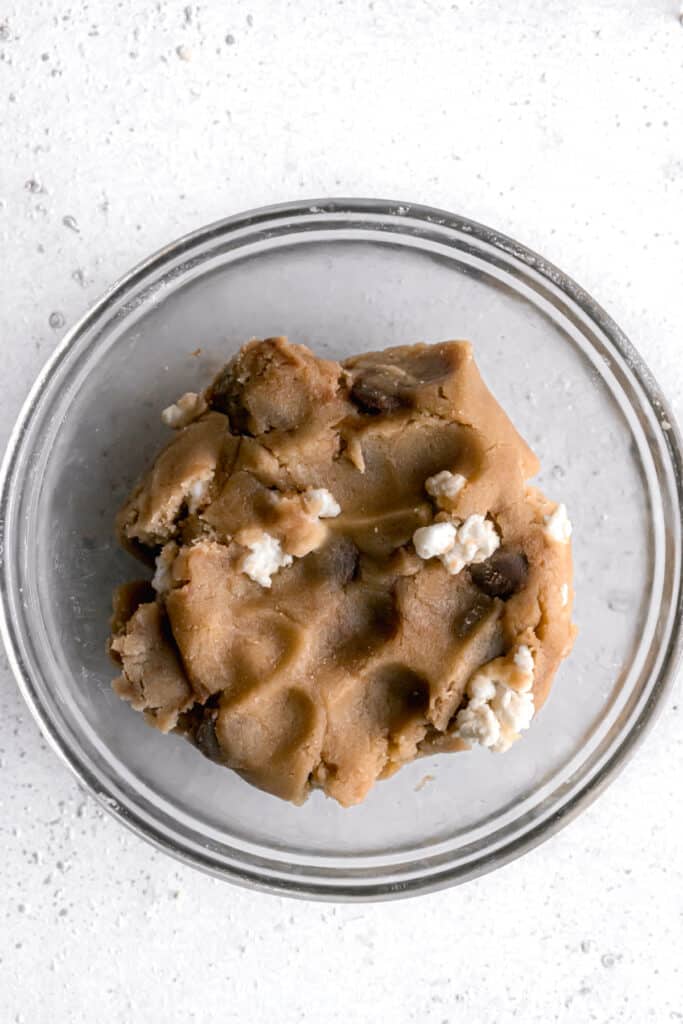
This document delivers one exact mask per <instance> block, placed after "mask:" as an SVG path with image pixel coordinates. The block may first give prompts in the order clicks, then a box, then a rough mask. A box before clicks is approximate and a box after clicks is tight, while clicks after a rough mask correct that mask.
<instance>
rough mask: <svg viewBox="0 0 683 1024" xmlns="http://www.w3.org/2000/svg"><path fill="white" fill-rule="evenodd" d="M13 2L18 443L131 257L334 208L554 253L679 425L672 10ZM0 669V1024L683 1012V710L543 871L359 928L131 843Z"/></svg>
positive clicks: (342, 914)
mask: <svg viewBox="0 0 683 1024" xmlns="http://www.w3.org/2000/svg"><path fill="white" fill-rule="evenodd" d="M3 6H4V11H3V9H2V8H0V23H1V26H2V27H1V28H0V117H1V128H0V144H1V148H0V152H1V154H2V156H1V157H0V225H1V228H0V230H1V232H2V246H1V253H2V260H1V267H2V269H1V270H0V346H1V355H2V359H1V362H0V372H1V374H2V378H1V381H2V401H1V402H0V442H4V439H5V438H6V437H7V434H8V432H9V429H10V426H11V423H12V421H13V419H14V417H15V415H16V413H17V412H18V410H19V407H20V404H21V402H22V400H23V398H24V395H25V393H26V391H27V389H28V387H29V385H30V383H31V381H32V379H33V377H34V376H35V374H36V372H37V371H38V369H39V367H40V366H41V364H42V363H43V361H44V359H45V358H46V357H47V356H48V354H49V353H50V351H51V350H52V349H53V347H54V345H55V344H56V343H57V341H58V339H59V337H60V335H61V334H62V333H63V330H64V327H65V326H68V325H69V324H70V323H72V322H73V321H74V319H75V318H76V317H78V316H79V315H80V314H81V313H82V312H83V311H84V310H85V308H86V307H87V305H88V304H89V303H90V302H91V300H93V299H94V298H95V297H96V296H97V295H98V294H99V293H100V292H101V291H102V290H103V289H104V288H105V286H106V285H107V284H108V283H109V282H111V281H112V279H114V278H115V277H117V276H118V275H119V274H121V273H122V272H123V271H125V270H126V269H127V268H128V267H129V266H130V265H132V264H133V263H135V262H136V261H138V260H139V259H141V258H142V257H143V256H145V255H146V254H147V253H149V252H151V251H152V250H154V249H156V248H157V247H158V246H160V245H162V244H163V243H164V242H166V241H168V240H170V239H172V238H173V237H175V236H176V235H178V234H180V233H182V232H184V231H187V230H189V229H191V228H194V227H197V226H199V225H200V224H202V223H203V222H205V221H208V220H211V219H214V218H217V217H220V216H222V215H224V214H228V213H233V212H237V211H239V210H241V209H243V208H246V207H251V206H255V205H260V204H263V203H269V202H275V201H279V200H284V199H288V198H294V197H303V196H306V197H313V196H323V195H330V194H344V195H370V196H373V195H379V196H385V197H391V198H397V199H408V200H416V201H422V202H427V203H431V204H434V205H438V206H444V207H447V208H451V209H453V210H456V211H458V212H460V213H464V214H466V215H468V216H470V217H473V218H475V219H478V220H482V221H484V222H485V223H489V224H491V225H493V226H496V227H498V228H500V229H502V230H503V231H506V232H508V233H510V234H511V235H513V236H515V237H517V238H519V240H520V241H523V242H526V243H527V244H529V245H530V246H532V247H533V248H535V249H537V250H539V251H541V252H542V253H544V254H545V255H546V256H548V257H549V258H550V259H552V260H554V261H555V262H556V263H558V264H559V265H560V266H562V267H563V268H564V269H566V270H567V271H568V272H570V273H571V274H572V275H573V276H574V277H576V278H577V279H578V280H579V281H580V282H581V283H582V284H583V285H584V286H586V287H587V288H588V289H589V291H591V292H593V294H594V295H595V296H596V297H597V298H598V299H599V300H601V301H602V303H603V304H604V305H605V306H606V307H607V309H608V310H609V311H610V312H611V313H612V314H613V315H614V316H615V318H616V319H617V321H618V322H619V323H620V324H621V325H622V326H623V327H624V329H625V330H626V332H627V333H628V334H629V335H630V336H631V338H632V340H633V341H634V343H635V344H636V346H637V347H638V348H639V349H640V350H641V352H642V353H643V354H644V356H645V357H646V359H647V361H648V362H649V364H650V366H651V368H652V369H653V371H654V372H655V374H656V376H657V377H658V378H659V379H660V381H661V382H662V383H663V384H664V386H665V390H666V391H667V393H668V396H669V398H670V400H671V402H672V404H673V406H674V410H675V411H676V412H677V413H678V415H679V416H680V415H681V413H682V412H683V343H682V340H681V338H682V328H683V305H682V303H681V295H682V287H681V281H682V277H683V265H682V256H683V254H682V252H681V245H680V236H681V234H682V233H683V26H682V25H681V24H680V23H679V20H678V3H677V0H589V2H583V0H567V2H564V3H563V2H559V0H498V2H494V0H479V2H477V0H459V2H457V3H445V2H441V0H403V2H401V0H375V2H366V0H364V2H356V0H315V2H313V0H311V2H308V0H298V2H296V0H294V2H292V3H285V2H283V0H244V2H242V0H235V2H229V3H228V2H218V0H205V2H203V3H201V4H195V3H193V4H190V5H185V4H183V3H182V2H176V0H164V2H160V3H153V2H144V0H119V2H115V0H90V2H86V0H72V2H71V3H69V2H68V0H66V2H57V0H31V2H29V0H15V2H9V3H5V4H4V5H3ZM65 218H66V220H65ZM0 657H2V656H1V655H0ZM0 671H1V672H2V687H1V689H0V802H1V807H0V828H1V832H2V840H1V841H2V860H3V872H2V884H1V885H0V957H1V961H0V1022H2V1024H5V1022H7V1024H13V1022H22V1021H23V1022H26V1024H42V1022H44V1021H45V1022H48V1021H49V1022H55V1024H62V1022H69V1024H70V1022H88V1024H90V1022H93V1021H97V1022H98V1024H107V1022H110V1021H111V1022H121V1024H137V1022H148V1021H150V1022H155V1024H156V1022H164V1024H175V1022H178V1024H180V1022H185V1021H201V1022H202V1024H214V1022H216V1024H218V1022H220V1024H223V1022H228V1021H238V1020H240V1021H243V1020H245V1021H255V1022H260V1021H270V1020H273V1021H277V1022H278V1024H293V1022H298V1021H304V1022H316V1024H317V1022H321V1021H325V1022H328V1024H335V1022H348V1024H355V1022H365V1021H368V1020H375V1019H378V1020H396V1021H399V1022H403V1021H419V1022H421V1024H422V1022H426V1024H444V1022H449V1024H450V1022H453V1021H460V1020H462V1021H466V1022H467V1024H507V1022H511V1021H521V1022H524V1024H527V1022H528V1024H536V1022H538V1024H549V1022H552V1021H562V1022H572V1024H574V1022H579V1024H583V1022H584V1021H599V1022H600V1024H608V1022H612V1021H628V1022H634V1024H645V1022H647V1021H655V1022H657V1024H660V1022H668V1021H675V1020H683V966H682V964H681V949H682V948H683V827H682V811H681V808H682V806H683V729H682V713H681V710H680V709H679V707H678V706H677V700H680V688H679V690H678V692H677V693H676V695H675V696H674V700H673V703H672V704H671V705H670V706H669V708H668V709H667V710H666V712H665V714H664V716H663V718H662V720H661V722H660V724H659V725H658V727H657V729H656V731H655V733H654V734H653V735H652V736H651V737H650V739H649V740H648V742H647V744H646V745H645V746H644V748H643V749H642V750H641V751H640V752H639V754H638V756H637V757H636V759H635V761H634V762H633V763H632V764H631V765H630V766H629V767H628V768H627V769H626V771H625V772H624V773H623V775H622V776H621V777H620V778H619V779H618V781H617V782H616V783H615V784H614V785H613V786H612V787H611V789H610V790H609V791H608V792H607V794H606V795H604V796H603V797H602V798H601V799H600V800H599V801H598V803H597V805H595V806H594V807H593V808H592V809H591V810H590V811H588V812H587V813H586V814H584V815H583V816H582V817H581V818H580V819H579V820H578V821H577V822H575V823H574V824H573V825H571V826H570V827H569V828H568V829H567V830H566V831H564V832H562V833H561V834H560V835H559V836H557V837H556V838H554V839H552V840H551V841H549V842H548V843H546V844H545V845H544V846H542V847H541V848H540V849H538V850H536V851H535V852H533V853H531V854H529V855H528V856H526V857H525V858H524V859H523V860H521V861H518V862H516V863H514V864H512V865H510V866H508V867H506V868H505V869H503V870H501V871H499V872H498V873H497V874H495V875H493V876H489V877H486V878H483V879H481V880H480V881H478V882H474V883H470V884H469V885H467V886H465V887H463V888H460V889H458V890H454V891H451V892H446V893H442V894H439V895H435V896H429V897H424V898H420V899H417V900H412V901H408V902H403V903H398V904H382V905H372V906H361V907H348V906H325V905H313V904H304V903H295V902H291V901H285V900H281V899H275V898H272V897H267V896H262V895H255V894H252V893H247V892H243V891H240V890H238V889H234V888H232V887H229V886H226V885H224V884H221V883H219V882H216V881H212V880H210V879H207V878H204V877H202V876H200V875H198V874H195V873H194V872H192V871H190V870H189V869H185V868H182V867H179V866H178V865H177V864H175V863H174V862H173V861H172V860H170V859H168V858H167V857H165V856H163V855H161V854H157V853H155V852H154V851H153V850H152V849H151V848H149V847H148V846H147V845H145V844H143V843H142V842H141V841H140V840H138V839H136V838H134V837H133V836H131V835H128V834H127V833H126V832H125V831H124V830H123V829H122V828H121V827H120V826H119V825H117V824H115V822H114V821H113V820H110V819H109V818H108V817H107V816H105V815H104V814H103V812H102V811H100V810H99V809H98V807H97V806H96V805H95V804H94V802H93V801H92V800H90V799H89V798H88V797H87V796H86V795H85V794H84V793H82V792H81V791H80V790H79V788H78V786H77V784H76V782H75V781H74V780H73V779H72V778H71V777H70V775H69V774H67V771H66V769H65V768H63V767H62V766H61V764H60V763H59V762H58V761H57V759H56V757H55V756H54V755H53V754H52V753H51V752H50V751H48V750H47V749H46V747H45V745H44V743H43V742H42V741H41V739H40V737H39V734H38V731H37V729H36V727H35V726H34V725H33V723H32V721H31V720H30V719H29V716H28V714H27V712H26V710H25V708H24V707H23V706H22V703H21V701H20V699H19V697H18V695H17V693H16V691H15V688H14V684H13V681H12V679H11V678H10V674H9V672H8V670H7V665H6V660H5V659H4V657H2V665H1V667H0Z"/></svg>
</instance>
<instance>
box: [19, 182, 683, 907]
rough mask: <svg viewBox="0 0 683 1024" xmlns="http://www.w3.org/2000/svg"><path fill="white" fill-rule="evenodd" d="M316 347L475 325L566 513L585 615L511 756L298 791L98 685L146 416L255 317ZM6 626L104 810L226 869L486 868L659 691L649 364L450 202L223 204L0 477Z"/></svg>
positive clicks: (621, 753)
mask: <svg viewBox="0 0 683 1024" xmlns="http://www.w3.org/2000/svg"><path fill="white" fill-rule="evenodd" d="M274 334H287V335H289V337H290V338H291V339H292V340H295V341H299V342H304V343H306V344H307V345H310V346H311V347H313V348H314V349H315V351H316V352H318V353H320V354H321V355H323V356H330V357H343V356H346V355H349V354H350V353H353V352H358V351H361V350H364V349H375V348H381V347H384V346H386V345H389V344H394V345H395V344H402V343H409V342H414V341H418V340H429V341H436V340H443V339H447V338H453V337H456V338H463V337H464V338H469V339H471V340H472V341H473V343H474V346H475V355H476V358H477V360H478V363H479V365H480V367H481V369H482V371H483V374H484V376H485V378H486V380H487V381H488V383H489V385H490V386H491V388H492V389H493V391H494V393H495V394H496V395H497V397H498V398H499V400H500V401H501V402H502V404H503V406H504V408H505V409H506V410H508V412H509V413H510V415H511V417H512V419H513V420H514V422H515V424H516V425H517V427H518V428H519V429H520V430H521V432H522V434H523V435H524V436H525V437H526V438H527V439H528V441H529V442H530V443H531V444H532V446H533V447H534V448H535V450H536V451H537V453H538V455H539V456H540V458H541V462H542V465H543V472H542V474H541V476H540V478H539V483H540V485H541V486H542V487H543V488H544V490H546V491H547V493H548V494H549V496H550V497H552V498H554V499H557V500H562V501H565V502H566V503H567V505H568V507H569V510H570V514H571V517H572V519H573V522H574V538H573V540H574V555H575V573H576V605H575V617H576V621H577V623H578V626H579V635H578V639H577V643H576V647H575V650H574V652H573V654H572V655H571V657H570V658H569V660H568V661H567V662H565V664H564V665H563V666H562V668H561V670H560V672H559V675H558V677H557V679H556V682H555V686H554V689H553V692H552V694H551V697H550V699H549V701H548V702H547V704H546V706H545V707H544V708H543V710H542V711H541V712H540V714H539V715H538V718H537V720H535V721H534V724H533V726H532V728H531V729H530V731H529V732H528V733H526V734H525V736H524V737H523V739H522V741H521V742H519V743H518V744H516V745H515V746H514V747H513V748H512V750H510V752H509V753H507V754H505V755H494V754H491V753H489V752H488V751H486V750H483V749H479V750H475V751H472V752H471V753H466V754H455V755H446V756H442V757H440V758H429V759H425V760H422V761H420V762H418V763H416V764H414V765H411V766H409V767H407V768H404V769H402V770H401V771H400V772H399V773H398V774H397V775H396V776H395V777H394V778H392V779H390V780H388V781H386V782H382V783H379V784H378V785H377V786H376V788H375V790H374V791H373V792H372V793H371V794H370V796H369V797H368V799H367V800H366V801H365V803H364V804H362V805H361V806H359V807H355V808H352V809H350V810H343V809H342V808H340V807H339V806H337V804H335V803H334V802H332V801H331V800H326V799H325V798H324V797H323V796H322V794H320V793H314V794H313V796H312V797H311V799H310V800H309V801H308V803H307V804H306V805H305V806H304V807H293V806H290V805H288V804H285V803H282V802H280V801H278V800H276V799H275V798H273V797H271V796H268V795H267V794H265V793H261V792H259V791H258V790H256V789H253V788H251V787H250V786H248V785H247V784H246V783H245V782H243V781H242V780H241V779H240V778H239V777H238V776H237V775H235V774H233V773H231V772H229V771H226V770H225V769H223V768H219V767H217V766H215V765H213V764H212V763H211V762H209V761H207V760H205V759H204V758H203V757H201V756H200V755H199V754H198V753H197V751H196V750H194V749H193V748H192V747H191V746H190V745H189V744H188V743H187V742H185V741H184V740H183V739H181V738H179V737H175V736H162V735H161V734H159V733H158V732H156V731H154V730H153V729H150V728H149V727H147V726H146V725H145V723H144V721H143V719H142V717H141V716H140V715H138V714H136V713H134V712H133V711H131V709H130V708H129V706H128V705H126V704H124V703H123V702H122V701H121V700H119V698H118V697H116V696H115V695H114V693H113V692H112V690H111V680H112V677H113V676H114V674H115V670H114V666H112V665H111V664H110V662H109V660H108V658H107V655H106V654H105V640H106V637H107V631H108V619H109V614H110V602H111V592H112V589H113V588H114V586H115V585H116V584H117V583H119V582H121V581H123V580H126V579H129V578H133V577H134V576H136V575H140V566H139V565H138V564H137V563H133V560H132V559H130V557H129V556H128V555H126V554H125V553H124V552H123V551H121V550H120V549H119V547H118V546H117V545H116V543H115V542H114V540H113V537H112V527H113V518H114V512H115V510H116V509H117V508H118V506H119V503H120V502H121V500H122V499H123V497H124V495H125V494H126V493H127V491H128V489H129V488H130V486H131V484H132V482H133V481H134V480H135V478H136V477H137V476H138V474H139V473H140V471H141V470H142V468H143V467H144V466H145V465H146V463H147V462H148V461H149V459H150V458H151V456H152V455H153V453H154V452H155V451H156V450H157V449H158V447H159V445H160V444H161V443H162V441H164V440H165V439H166V437H167V430H166V428H164V427H163V426H162V424H161V422H160V419H159V411H160V409H162V408H163V407H164V406H166V405H168V404H169V403H170V402H171V401H172V400H173V399H175V398H176V397H177V395H179V394H180V393H182V392H183V391H186V390H191V389H199V388H201V387H202V386H203V385H204V384H205V383H206V382H207V381H208V380H209V379H210V377H211V376H212V374H213V373H214V371H215V370H216V369H217V368H218V367H219V365H221V364H222V363H223V362H224V361H225V360H226V359H227V358H228V357H229V356H230V355H231V354H232V353H233V352H235V350H236V349H237V348H238V346H239V345H241V344H242V343H243V342H244V341H245V340H246V339H248V338H250V337H253V336H257V337H266V336H269V335H274ZM0 500H1V506H0V523H1V524H2V538H1V540H2V566H1V586H2V607H3V634H4V639H5V642H6V645H7V649H8V652H9V656H10V659H11V662H12V665H13V668H14V672H15V674H16V677H17V680H18V683H19V686H20V687H21V690H22V692H23V694H24V697H25V698H26V701H27V702H28V704H29V707H30V708H31V710H32V712H33V714H34V715H35V717H36V719H37V721H38V723H39V725H40V726H41V728H42V729H43V731H44V733H45V735H46V736H47V738H48V739H49V740H50V741H51V743H52V745H53V746H54V748H55V750H56V751H57V752H58V753H59V754H60V755H61V756H62V758H63V759H64V760H65V761H66V762H67V764H68V765H69V766H70V767H71V768H72V769H73V770H74V772H75V773H76V775H77V776H78V777H79V778H80V780H81V781H82V782H83V783H84V784H85V785H86V786H87V787H88V788H89V789H90V790H91V792H92V793H93V794H94V795H95V796H96V797H97V798H98V800H99V801H100V802H101V803H103V804H104V805H105V806H106V807H107V808H108V809H109V810H110V811H111V813H112V814H114V815H115V816H116V817H117V818H118V819H119V820H120V821H122V822H123V823H124V824H126V825H127V826H128V827H129V828H131V829H133V830H134V831H135V832H137V833H138V834H139V835H142V836H144V837H145V838H147V839H148V840H150V841H151V842H153V843H155V844H156V845H157V846H159V847H161V848H163V849H164V850H167V851H168V852H169V853H172V854H174V855H175V856H177V857H179V858H181V859H182V860H183V861H185V862H187V863H189V864H192V865H195V866H196V867H199V868H203V869H204V870H206V871H209V872H211V873H213V874H215V875H218V876H220V877H222V878H227V879H230V880H233V881H236V882H241V883H244V884H247V885H253V886H257V887H259V888H262V889H267V890H270V891H277V892H281V893H290V894H293V895H299V896H307V897H318V898H330V899H332V898H334V899H377V898H382V897H390V896H401V895H406V894H410V893H414V892H417V891H425V890H433V889H437V888H439V887H442V886H445V885H449V884H453V883H456V882H461V881H464V880H465V879H468V878H471V877H473V876H475V875H479V874H482V873H483V872H486V871H490V870H492V869H494V868H495V867H497V866H498V865H500V864H503V863H505V862H506V861H509V860H510V859H511V858H513V857H515V856H518V855H519V854H520V853H523V852H524V851H525V850H528V849H529V848H530V847H532V846H533V845H535V844H536V843H539V842H540V841H541V840H542V839H544V838H545V837H546V836H549V835H550V834H552V833H553V832H555V831H556V830H557V829H558V828H560V826H561V825H563V824H564V823H565V822H567V821H569V820H570V819H571V818H572V817H573V816H574V815H575V814H577V813H578V811H579V810H580V809H581V808H583V807H585V806H586V805H587V804H588V803H589V802H590V801H591V800H592V799H593V798H594V797H595V796H596V795H597V793H599V792H600V790H601V789H602V787H604V786H605V785H606V783H607V782H608V781H609V780H610V779H612V778H613V777H614V776H615V774H616V773H617V771H618V770H619V769H620V768H621V767H622V766H623V764H624V762H625V760H626V758H627V757H628V755H629V754H630V753H631V752H632V751H633V749H634V747H635V745H636V743H637V742H638V740H639V739H640V738H641V736H642V735H643V733H644V732H645V730H646V729H647V727H648V726H649V725H650V724H651V723H652V721H653V717H654V714H655V711H656V710H657V708H658V706H659V705H660V704H661V702H662V699H663V697H664V695H665V693H666V691H667V689H668V687H669V684H670V682H671V678H672V672H673V669H674V666H675V661H676V656H677V654H678V653H679V650H680V645H681V640H680V621H681V446H680V440H679V435H678V433H677V430H676V428H675V425H674V423H673V420H672V417H671V414H670V413H669V411H668V409H667V407H666V404H665V403H664V400H663V399H662V397H661V394H660V392H659V390H658V388H657V386H656V384H655V383H654V381H653V379H652V377H651V375H650V373H649V372H648V370H647V368H646V367H645V366H644V365H643V363H642V361H641V359H640V358H639V356H638V355H637V353H636V352H635V351H634V350H633V348H632V347H631V345H630V344H629V343H628V341H627V340H626V338H625V337H624V336H623V334H622V333H621V331H620V330H619V329H618V327H617V326H616V325H615V324H614V323H613V322H612V321H611V320H610V319H609V317H608V316H607V315H606V314H605V313H604V312H603V311H602V310H601V309H600V307H599V306H598V305H596V303H595V302H593V300H592V299H591V298H590V297H589V296H588V295H586V293H585V292H583V291H582V290H581V288H579V287H578V286H577V285H576V284H574V283H573V282H572V281H571V280H569V279H568V278H567V277H566V276H565V275H564V274H562V273H561V272H560V271H559V270H557V269H556V268H555V267H553V266H551V265H550V264H548V263H546V262H545V261H544V260H543V259H541V258H540V257H538V256H536V255H534V254H533V253H532V252H530V251H529V250H528V249H525V248H524V247H523V246H520V245H518V244H517V243H516V242H513V241H511V240H510V239H509V238H506V237H504V236H502V235H499V234H497V233H496V232H494V231H491V230H490V229H488V228H486V227H482V226H481V225H479V224H475V223H472V222H471V221H467V220H464V219H463V218H461V217H457V216H454V215H452V214H449V213H444V212H440V211H437V210H432V209H427V208H424V207H418V206H412V205H408V204H406V205H397V204H394V203H387V202H379V201H358V200H353V201H347V200H334V201H329V202H328V201H325V202H321V203H319V204H313V205H312V204H310V203H292V204H288V205H284V206H279V207H272V208H270V209H264V210H258V211H255V212H252V213H248V214H244V215H242V216H238V217H231V218H228V219H227V220H224V221H221V222H219V223H217V224H212V225H210V226H209V227H206V228H203V229H201V230H199V231H196V232H194V233H193V234H191V235H188V236H186V237H185V238H182V239H180V240H179V241H177V242H175V243H174V244H172V245H169V246H168V247H167V248H165V249H163V250H162V251H161V252H159V253H157V254H156V255H155V256H152V257H151V258H150V259H149V260H147V261H146V262H145V263H143V264H141V265H140V266H138V267H137V268H136V269H135V270H133V271H131V273H130V274H128V275H127V276H126V277H125V278H124V279H123V280H121V281H119V282H118V283H117V284H115V285H114V286H113V287H112V288H111V289H110V291H109V292H108V293H107V294H106V295H104V296H103V298H102V299H101V300H100V301H99V302H98V303H97V304H96V305H95V306H94V307H93V309H91V310H90V312H89V313H87V314H86V316H85V317H84V318H83V319H82V320H81V322H80V323H78V324H77V325H76V326H75V327H74V328H73V330H71V331H70V332H69V334H68V336H67V337H66V338H65V339H64V341H63V342H62V344H61V345H60V347H59V349H58V350H57V352H56V353H55V354H54V356H53V358H52V359H51V360H50V362H49V363H48V365H47V366H46V367H45V369H44V370H43V372H42V373H41V375H40V377H39V379H38V381H37V382H36V384H35V386H34V388H33V390H32V392H31V394H30V396H29V398H28V400H27V402H26V405H25V407H24V410H23V412H22V414H21V417H20V419H19V422H18V424H17V426H16V428H15V430H14V433H13V435H12V438H11V441H10V445H9V449H8V452H7V455H6V458H5V463H4V472H3V480H2V493H1V498H0Z"/></svg>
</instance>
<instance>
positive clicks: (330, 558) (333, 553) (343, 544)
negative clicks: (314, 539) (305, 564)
mask: <svg viewBox="0 0 683 1024" xmlns="http://www.w3.org/2000/svg"><path fill="white" fill-rule="evenodd" d="M359 561H360V552H359V550H358V548H357V547H356V545H355V544H354V543H353V541H351V540H349V539H348V537H333V538H331V539H330V541H329V542H328V543H327V544H326V545H325V547H324V548H322V549H321V550H320V552H319V554H318V559H317V566H316V569H317V571H318V572H319V573H320V575H321V576H323V577H325V578H326V579H330V580H335V581H336V582H337V583H339V584H340V586H342V587H345V586H346V584H347V583H350V582H351V580H353V579H355V578H356V576H357V575H358V563H359Z"/></svg>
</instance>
